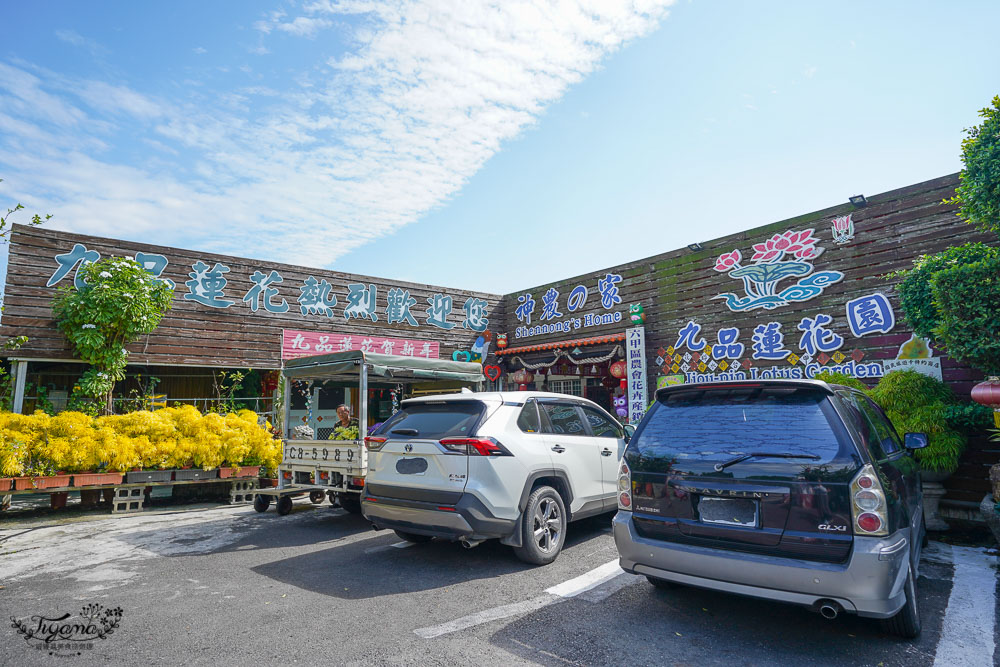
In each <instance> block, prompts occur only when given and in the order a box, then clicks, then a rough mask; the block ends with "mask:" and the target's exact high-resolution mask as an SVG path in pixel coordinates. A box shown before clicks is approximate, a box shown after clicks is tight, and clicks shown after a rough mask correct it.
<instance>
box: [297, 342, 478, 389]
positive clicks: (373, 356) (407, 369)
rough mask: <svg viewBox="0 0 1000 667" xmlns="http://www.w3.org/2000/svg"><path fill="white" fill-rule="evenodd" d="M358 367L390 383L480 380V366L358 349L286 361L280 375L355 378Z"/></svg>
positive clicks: (307, 377) (358, 370)
mask: <svg viewBox="0 0 1000 667" xmlns="http://www.w3.org/2000/svg"><path fill="white" fill-rule="evenodd" d="M362 364H364V365H366V366H367V367H368V373H369V374H370V375H377V376H380V377H383V378H386V379H389V380H392V381H394V382H405V381H407V380H409V381H411V382H413V381H424V380H456V381H459V382H472V383H478V382H482V381H483V380H484V377H483V367H482V366H481V365H479V364H478V363H475V362H470V361H451V360H447V359H426V358H424V357H404V356H400V355H396V354H377V353H375V352H362V351H361V350H349V351H347V352H333V353H331V354H319V355H316V356H312V357H299V358H298V359H289V360H288V361H286V362H285V367H284V369H283V370H282V373H283V374H284V375H285V377H288V378H292V379H295V378H302V379H333V378H335V377H336V378H344V377H345V376H346V377H357V376H359V375H360V373H361V366H362Z"/></svg>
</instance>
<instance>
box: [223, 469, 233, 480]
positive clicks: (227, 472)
mask: <svg viewBox="0 0 1000 667" xmlns="http://www.w3.org/2000/svg"><path fill="white" fill-rule="evenodd" d="M235 476H236V468H219V479H229V478H230V477H235Z"/></svg>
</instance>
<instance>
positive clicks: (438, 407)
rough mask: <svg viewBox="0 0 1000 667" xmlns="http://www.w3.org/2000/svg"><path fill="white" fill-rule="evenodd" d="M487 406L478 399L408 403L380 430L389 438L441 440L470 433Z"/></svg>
mask: <svg viewBox="0 0 1000 667" xmlns="http://www.w3.org/2000/svg"><path fill="white" fill-rule="evenodd" d="M485 407H486V406H485V405H483V404H482V403H480V402H479V401H454V402H452V403H416V404H414V405H407V406H405V407H404V408H403V409H402V410H400V411H399V412H397V413H396V414H394V415H393V416H392V418H391V419H390V420H389V421H387V422H386V423H385V424H383V425H382V426H381V427H380V428H379V430H378V434H379V435H380V436H382V437H385V438H389V439H390V440H396V439H400V438H423V439H428V440H440V439H441V438H447V437H462V436H467V435H470V434H471V433H472V429H473V428H475V426H476V423H477V422H478V421H479V418H480V417H481V416H482V414H483V410H484V409H485Z"/></svg>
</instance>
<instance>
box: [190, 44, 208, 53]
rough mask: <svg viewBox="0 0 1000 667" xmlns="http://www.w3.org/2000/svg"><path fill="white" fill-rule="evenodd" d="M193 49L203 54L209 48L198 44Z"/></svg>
mask: <svg viewBox="0 0 1000 667" xmlns="http://www.w3.org/2000/svg"><path fill="white" fill-rule="evenodd" d="M191 50H192V51H194V52H195V53H197V54H198V55H201V54H203V53H208V49H206V48H205V47H204V46H196V47H194V48H193V49H191Z"/></svg>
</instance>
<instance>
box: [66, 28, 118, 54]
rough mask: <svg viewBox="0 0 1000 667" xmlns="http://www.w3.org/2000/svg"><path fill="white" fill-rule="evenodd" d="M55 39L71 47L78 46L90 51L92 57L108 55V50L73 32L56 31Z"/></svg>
mask: <svg viewBox="0 0 1000 667" xmlns="http://www.w3.org/2000/svg"><path fill="white" fill-rule="evenodd" d="M56 37H57V38H58V39H59V40H60V41H63V42H66V43H67V44H72V45H73V46H79V47H80V48H83V49H86V50H87V51H90V54H91V55H92V56H103V55H106V54H107V53H108V49H106V48H105V47H104V46H102V45H101V44H99V43H98V42H96V41H94V40H92V39H88V38H87V37H84V36H83V35H81V34H80V33H78V32H77V31H75V30H68V29H65V28H63V29H61V30H56Z"/></svg>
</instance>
